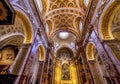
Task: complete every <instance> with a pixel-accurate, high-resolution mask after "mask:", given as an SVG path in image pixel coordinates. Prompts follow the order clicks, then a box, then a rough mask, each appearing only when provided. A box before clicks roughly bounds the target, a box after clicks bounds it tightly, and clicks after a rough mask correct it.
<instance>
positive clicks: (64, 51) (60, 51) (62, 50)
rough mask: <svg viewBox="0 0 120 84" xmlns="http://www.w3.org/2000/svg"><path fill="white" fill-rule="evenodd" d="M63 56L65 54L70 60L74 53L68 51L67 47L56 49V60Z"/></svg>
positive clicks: (70, 50)
mask: <svg viewBox="0 0 120 84" xmlns="http://www.w3.org/2000/svg"><path fill="white" fill-rule="evenodd" d="M64 54H66V56H67V58H71V59H72V58H73V57H74V53H73V51H72V49H70V48H68V47H61V48H60V49H58V50H57V52H56V57H57V58H58V59H60V58H61V57H63V56H64Z"/></svg>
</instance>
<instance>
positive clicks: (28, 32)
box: [16, 10, 33, 43]
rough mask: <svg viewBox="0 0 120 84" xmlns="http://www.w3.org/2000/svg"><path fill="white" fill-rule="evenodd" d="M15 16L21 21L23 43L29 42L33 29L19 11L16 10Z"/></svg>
mask: <svg viewBox="0 0 120 84" xmlns="http://www.w3.org/2000/svg"><path fill="white" fill-rule="evenodd" d="M16 18H18V20H19V21H20V22H21V24H22V26H23V30H24V33H25V39H24V43H31V42H32V39H33V29H32V26H31V23H30V21H29V19H28V18H27V16H26V15H25V14H24V13H22V12H21V11H18V10H16Z"/></svg>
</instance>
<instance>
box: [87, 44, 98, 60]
mask: <svg viewBox="0 0 120 84" xmlns="http://www.w3.org/2000/svg"><path fill="white" fill-rule="evenodd" d="M95 49H96V48H95V45H94V43H92V42H90V43H88V44H87V46H86V55H87V59H88V60H95V56H94V50H95Z"/></svg>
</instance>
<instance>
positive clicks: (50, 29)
mask: <svg viewBox="0 0 120 84" xmlns="http://www.w3.org/2000/svg"><path fill="white" fill-rule="evenodd" d="M47 28H48V33H47V34H48V35H49V34H50V33H51V31H52V29H53V22H52V21H51V20H47V21H46V31H47Z"/></svg>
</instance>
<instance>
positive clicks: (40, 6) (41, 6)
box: [36, 0, 43, 12]
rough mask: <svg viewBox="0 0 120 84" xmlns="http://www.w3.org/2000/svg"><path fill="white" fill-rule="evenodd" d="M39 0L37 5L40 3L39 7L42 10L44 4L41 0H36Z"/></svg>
mask: <svg viewBox="0 0 120 84" xmlns="http://www.w3.org/2000/svg"><path fill="white" fill-rule="evenodd" d="M36 1H37V5H38V7H39V10H40V12H41V11H42V10H43V5H42V2H41V0H36Z"/></svg>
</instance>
